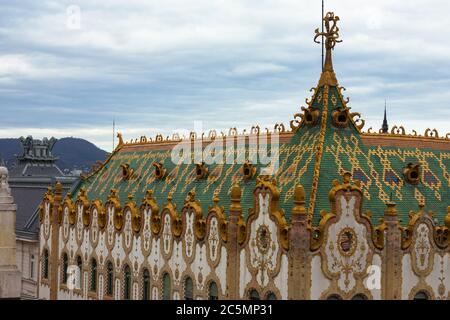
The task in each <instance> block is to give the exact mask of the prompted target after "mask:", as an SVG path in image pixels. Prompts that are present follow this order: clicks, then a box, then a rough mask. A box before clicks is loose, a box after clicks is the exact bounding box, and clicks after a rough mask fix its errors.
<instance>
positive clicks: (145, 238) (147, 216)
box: [142, 209, 152, 252]
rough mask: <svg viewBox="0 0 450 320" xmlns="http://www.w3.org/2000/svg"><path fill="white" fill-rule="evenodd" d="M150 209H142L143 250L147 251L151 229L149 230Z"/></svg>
mask: <svg viewBox="0 0 450 320" xmlns="http://www.w3.org/2000/svg"><path fill="white" fill-rule="evenodd" d="M151 212H152V210H151V209H146V210H144V229H143V231H142V240H143V243H144V250H145V251H146V252H148V251H149V250H150V243H151V230H150V219H151Z"/></svg>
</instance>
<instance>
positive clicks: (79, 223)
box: [77, 203, 84, 242]
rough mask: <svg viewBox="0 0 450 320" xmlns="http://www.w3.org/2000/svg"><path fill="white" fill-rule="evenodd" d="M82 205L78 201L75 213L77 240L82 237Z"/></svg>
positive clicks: (79, 240)
mask: <svg viewBox="0 0 450 320" xmlns="http://www.w3.org/2000/svg"><path fill="white" fill-rule="evenodd" d="M83 211H84V208H83V205H82V204H81V203H80V204H79V205H78V214H77V240H78V242H81V240H82V238H83V229H84V225H83Z"/></svg>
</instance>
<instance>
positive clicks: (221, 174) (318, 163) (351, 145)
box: [74, 13, 450, 225]
mask: <svg viewBox="0 0 450 320" xmlns="http://www.w3.org/2000/svg"><path fill="white" fill-rule="evenodd" d="M338 21H339V17H338V16H335V15H334V14H333V13H328V14H327V15H326V17H325V18H324V24H325V31H324V32H319V29H317V30H316V33H315V38H314V40H315V41H316V42H317V40H319V39H321V38H322V37H323V38H324V39H325V48H326V59H325V64H324V66H323V71H322V74H321V76H320V79H319V82H318V84H317V85H316V86H315V87H314V88H312V89H311V92H312V98H311V99H309V100H308V99H306V102H305V103H306V104H305V106H303V107H301V108H300V110H299V113H297V114H295V115H294V120H292V121H291V122H290V125H289V126H285V125H283V124H276V125H275V127H274V130H272V131H270V132H268V131H269V130H267V129H266V130H261V129H260V128H259V126H254V127H252V128H251V130H250V132H248V133H246V132H245V131H244V133H242V134H238V131H237V130H236V128H232V129H230V131H229V132H228V134H225V133H220V134H218V133H217V132H216V131H211V132H209V133H208V134H202V135H201V136H199V135H197V134H196V133H191V135H190V136H189V137H183V138H182V137H180V136H178V135H174V136H173V137H172V138H169V137H166V138H164V137H163V136H162V135H158V136H157V137H156V138H155V139H151V138H147V137H141V138H140V139H136V140H132V141H130V142H124V141H123V139H122V135H121V134H118V137H119V144H118V146H117V147H116V149H115V150H114V152H113V153H112V154H111V156H110V157H109V158H108V159H107V160H106V161H105V162H104V163H102V164H101V165H98V166H96V167H95V168H94V169H93V171H92V173H91V174H89V175H88V176H85V177H84V180H83V182H82V183H81V184H80V185H79V187H78V189H77V190H75V194H74V197H76V196H77V193H80V191H81V193H83V194H86V195H87V197H88V198H89V199H90V200H100V201H101V202H102V203H103V204H104V203H105V202H106V201H107V200H108V199H109V198H111V197H116V198H117V199H118V200H119V201H120V202H121V204H122V206H123V205H125V203H127V202H130V201H131V202H136V203H137V204H140V203H141V201H142V200H143V199H144V198H145V197H146V196H148V195H149V194H151V196H152V197H154V199H155V200H156V201H157V203H158V205H159V207H160V208H161V209H162V208H164V207H165V206H168V205H171V206H172V205H175V206H176V207H177V208H178V209H181V208H182V207H183V205H184V203H185V199H186V197H187V196H188V193H189V192H191V191H194V192H195V198H196V200H198V202H199V204H200V206H201V208H202V211H203V214H206V212H208V210H209V208H210V207H211V206H213V205H215V204H219V205H220V206H223V207H224V208H225V212H227V211H228V209H229V206H230V205H231V198H230V190H231V188H232V186H233V185H236V184H238V185H239V186H240V187H241V189H242V200H241V203H242V208H243V214H244V215H247V214H248V212H249V209H251V208H252V207H253V203H254V202H253V191H254V189H255V186H256V180H257V177H258V176H259V175H261V172H262V171H261V170H262V169H263V166H262V165H259V164H258V163H251V162H246V163H229V164H210V165H205V164H202V163H201V161H198V162H193V163H190V164H175V163H173V161H172V159H171V153H172V150H173V149H174V148H175V147H176V146H177V145H179V144H180V143H184V144H188V145H189V146H190V147H191V146H194V145H196V144H197V145H198V144H200V145H201V146H202V148H203V149H205V148H207V147H208V145H210V144H211V143H213V142H217V141H218V140H220V138H223V137H228V138H230V137H231V138H232V139H234V140H235V141H236V142H237V141H239V140H244V141H246V143H247V147H246V152H247V155H251V154H253V153H256V152H257V150H258V148H259V146H260V143H259V141H260V140H259V138H261V137H262V136H263V135H264V134H266V133H267V132H268V135H269V136H271V135H275V134H277V135H279V150H278V153H279V168H278V170H277V171H276V172H274V174H273V176H271V177H270V179H271V180H273V182H274V183H275V184H276V186H277V189H278V191H279V201H278V206H279V207H280V208H281V209H282V210H283V211H284V215H285V217H286V219H287V220H289V219H290V215H291V212H292V208H293V205H294V191H295V188H296V186H298V185H302V186H303V188H304V190H305V196H306V197H305V202H306V203H305V205H306V208H307V211H308V214H309V217H310V221H311V223H313V224H314V225H316V224H317V223H318V222H319V221H320V219H321V212H323V211H330V209H331V208H330V204H329V199H328V196H329V195H328V192H329V190H330V188H332V186H333V183H334V181H335V180H339V179H340V177H341V176H342V175H343V174H344V173H345V172H350V173H351V174H352V178H353V180H358V181H359V184H360V186H361V189H362V191H363V194H364V202H363V210H364V211H366V212H370V214H369V215H370V216H371V217H372V220H373V222H374V223H375V224H378V223H379V219H380V218H382V217H383V215H384V212H385V209H386V204H387V203H390V202H392V201H393V202H395V203H397V210H398V213H399V215H400V217H401V219H402V221H403V224H406V223H407V222H408V216H409V213H410V212H411V211H417V209H418V208H422V209H423V208H425V209H426V210H428V211H432V212H433V213H434V217H435V218H436V219H438V221H439V223H441V224H442V223H443V221H444V218H445V216H446V214H447V207H448V206H449V205H450V173H449V171H450V169H449V168H450V134H447V135H446V136H440V135H439V133H438V132H437V131H436V130H434V129H431V128H430V129H427V130H426V132H425V133H424V134H419V133H418V132H416V131H412V133H406V131H405V129H404V128H403V127H397V126H394V127H393V128H392V129H391V131H390V132H386V130H383V129H380V130H379V131H377V132H372V128H369V129H368V130H367V131H366V132H363V127H364V120H363V119H361V117H360V114H359V113H357V112H352V111H351V109H350V107H349V106H348V104H349V99H348V98H345V97H344V96H343V93H344V91H345V88H344V87H342V86H340V85H339V82H338V80H337V77H336V74H335V71H334V68H333V58H332V52H333V50H334V48H335V46H336V44H338V43H340V42H341V40H340V35H339V28H338V27H337V23H338ZM266 131H267V132H266ZM255 137H256V138H255ZM227 152H228V151H227V150H225V151H224V152H223V153H222V154H220V155H219V156H222V157H227V156H229V154H227ZM216 156H217V155H216ZM264 179H269V177H264ZM149 190H150V191H149ZM192 194H194V193H191V195H192Z"/></svg>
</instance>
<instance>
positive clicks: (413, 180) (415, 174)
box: [403, 163, 420, 185]
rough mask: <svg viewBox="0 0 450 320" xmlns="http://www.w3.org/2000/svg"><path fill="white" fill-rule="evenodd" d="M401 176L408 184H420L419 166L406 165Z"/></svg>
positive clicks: (417, 164)
mask: <svg viewBox="0 0 450 320" xmlns="http://www.w3.org/2000/svg"><path fill="white" fill-rule="evenodd" d="M403 176H404V177H405V180H406V182H408V183H409V184H412V185H418V184H419V182H420V164H419V163H416V164H413V163H408V165H407V166H406V167H405V168H404V169H403Z"/></svg>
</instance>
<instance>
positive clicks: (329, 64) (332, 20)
mask: <svg viewBox="0 0 450 320" xmlns="http://www.w3.org/2000/svg"><path fill="white" fill-rule="evenodd" d="M339 20H340V19H339V16H335V15H334V12H328V13H327V14H326V15H325V17H324V18H323V21H324V23H325V31H324V32H320V30H319V28H317V29H316V30H315V33H316V35H315V37H314V42H316V43H320V41H317V39H318V38H321V37H324V38H325V49H326V56H325V64H324V66H323V71H322V74H321V76H320V80H319V87H320V86H323V85H330V86H337V84H338V81H337V79H336V74H335V73H334V70H333V58H332V54H331V50H333V49H334V47H335V46H336V43H340V42H342V40H339V28H338V26H337V22H338V21H339Z"/></svg>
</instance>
